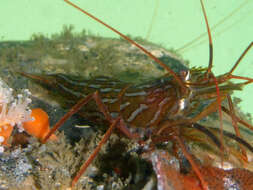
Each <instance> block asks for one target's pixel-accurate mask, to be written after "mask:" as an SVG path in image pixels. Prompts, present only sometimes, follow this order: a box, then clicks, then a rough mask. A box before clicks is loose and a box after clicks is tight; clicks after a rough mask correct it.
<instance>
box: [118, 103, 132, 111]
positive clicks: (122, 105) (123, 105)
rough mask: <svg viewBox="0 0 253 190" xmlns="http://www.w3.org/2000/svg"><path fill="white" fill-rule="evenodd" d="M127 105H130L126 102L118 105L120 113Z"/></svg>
mask: <svg viewBox="0 0 253 190" xmlns="http://www.w3.org/2000/svg"><path fill="white" fill-rule="evenodd" d="M128 105H130V102H126V103H124V104H121V105H120V111H122V110H123V109H125V108H126V107H127V106H128Z"/></svg>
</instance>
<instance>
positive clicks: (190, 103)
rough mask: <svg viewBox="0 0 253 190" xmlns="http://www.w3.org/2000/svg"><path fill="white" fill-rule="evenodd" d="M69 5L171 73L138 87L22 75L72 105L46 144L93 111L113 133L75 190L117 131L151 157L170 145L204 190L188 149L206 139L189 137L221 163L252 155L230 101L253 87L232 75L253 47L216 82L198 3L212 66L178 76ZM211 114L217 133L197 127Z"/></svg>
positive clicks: (99, 79)
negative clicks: (225, 120) (226, 124)
mask: <svg viewBox="0 0 253 190" xmlns="http://www.w3.org/2000/svg"><path fill="white" fill-rule="evenodd" d="M65 2H66V3H68V4H69V5H71V6H73V7H75V8H76V9H78V10H79V11H81V12H83V13H84V14H86V15H87V16H89V17H91V18H92V19H94V20H96V21H97V22H99V23H101V24H102V25H104V26H105V27H107V28H109V29H110V30H112V31H114V32H115V33H117V34H119V35H120V36H121V37H122V38H124V39H126V40H127V41H128V42H130V43H131V44H133V45H134V46H136V47H137V48H139V49H140V50H141V51H143V52H144V53H145V54H146V55H147V56H149V57H150V58H151V59H153V60H154V61H155V62H156V63H157V64H159V65H160V66H161V67H163V68H164V69H165V70H166V71H167V74H166V75H165V76H163V77H161V78H159V79H157V80H154V81H149V82H145V83H144V84H138V85H134V84H131V83H124V82H122V81H119V80H115V79H112V78H108V77H96V78H94V79H90V80H82V81H77V80H76V79H72V78H70V77H69V76H67V75H63V74H52V75H39V74H38V75H36V74H28V73H22V75H25V76H27V77H29V78H32V79H34V80H36V81H38V82H40V83H42V84H43V85H44V86H52V87H54V89H55V90H56V91H58V92H61V94H62V95H63V96H65V97H67V98H68V102H71V104H72V105H74V106H73V107H72V108H71V110H70V111H69V112H68V113H67V114H66V115H64V116H63V117H62V118H61V119H60V120H59V121H58V122H57V123H56V124H55V126H54V127H53V128H52V129H51V131H50V132H49V133H48V135H47V136H46V137H45V138H44V140H43V143H45V142H47V140H48V139H49V138H50V136H51V135H52V134H53V133H54V132H55V131H56V130H57V129H58V128H59V127H60V126H61V125H62V123H64V122H65V121H66V120H67V119H68V118H69V117H71V116H72V115H73V114H75V113H76V112H79V113H80V114H81V115H84V116H85V115H86V113H87V112H89V111H90V110H92V111H94V109H95V111H98V112H100V113H102V115H103V120H106V121H107V122H109V125H110V127H109V129H108V130H107V131H106V133H105V135H104V136H103V138H102V140H101V141H100V143H99V144H98V146H97V148H96V149H95V150H94V152H93V153H92V154H91V156H90V157H89V158H88V160H87V161H86V162H85V163H84V164H83V165H82V167H81V169H80V170H79V172H78V173H77V175H76V176H75V177H74V179H73V181H72V187H73V186H75V184H76V183H77V182H78V179H79V178H80V176H81V175H82V174H83V173H84V172H85V170H86V168H87V167H88V166H89V165H90V163H91V162H92V160H93V159H94V158H95V157H96V155H97V153H98V152H99V150H100V149H101V146H102V145H103V144H104V143H105V142H106V141H107V140H108V139H109V137H110V135H111V134H112V132H113V131H114V129H117V130H118V131H120V132H121V133H123V134H124V135H125V136H126V137H127V138H130V139H133V140H135V141H137V142H139V143H140V144H143V143H144V144H147V143H146V142H149V144H148V145H149V146H148V147H149V148H148V149H147V150H145V151H147V152H148V151H152V150H154V148H155V146H154V145H156V144H158V143H162V142H167V141H171V142H172V143H173V147H174V148H175V150H180V151H181V152H182V153H183V155H184V157H185V158H186V159H187V160H188V162H189V163H190V165H191V167H192V170H193V171H194V173H195V174H196V176H197V178H198V180H199V184H200V187H201V189H205V190H207V189H209V187H210V181H207V180H206V179H205V178H204V176H203V174H202V173H203V170H202V169H201V166H199V164H197V163H196V161H195V160H196V159H195V158H194V156H193V155H192V154H191V153H190V152H189V148H188V147H187V145H186V143H185V142H187V141H188V140H192V141H194V140H195V141H203V139H198V138H197V137H196V138H194V137H193V136H192V135H191V134H194V132H193V131H197V132H198V133H202V134H203V135H206V137H207V139H208V140H209V141H211V142H212V143H213V144H215V145H216V146H217V147H218V149H219V150H220V153H221V154H220V155H221V162H223V160H224V159H226V158H225V153H226V152H228V154H230V153H234V154H235V155H236V156H237V157H238V158H239V159H241V160H243V161H244V162H247V150H248V151H251V152H253V147H252V146H251V145H250V144H249V143H247V142H246V141H245V140H244V139H243V138H242V137H241V134H240V131H239V129H238V125H237V123H241V124H243V125H244V126H245V127H247V128H249V129H250V130H252V129H253V127H252V126H251V125H250V124H248V123H246V122H245V121H243V120H241V119H240V118H239V117H238V116H237V115H236V113H235V111H234V107H233V103H232V99H231V96H230V95H231V93H232V92H233V91H235V90H242V88H243V86H245V85H248V84H250V83H252V82H253V79H251V78H249V77H242V76H237V75H234V74H233V72H234V70H235V69H236V68H237V66H238V65H239V63H240V61H241V60H242V59H243V57H244V56H245V55H246V54H247V52H248V51H249V50H250V49H251V48H252V46H253V42H251V43H250V44H249V46H248V47H247V48H246V49H245V50H244V52H243V53H242V54H241V56H240V57H239V59H238V60H237V61H236V62H235V64H234V66H233V68H232V69H231V70H230V71H229V72H227V73H225V74H223V75H220V76H215V75H214V74H213V72H212V64H213V45H212V38H211V32H210V29H209V25H208V21H207V16H206V12H205V8H204V5H203V2H202V0H200V2H201V6H202V11H203V14H204V19H205V23H206V27H207V31H208V37H209V64H208V67H207V68H192V69H189V70H187V71H182V72H180V73H179V74H178V73H175V72H174V71H173V70H171V69H170V68H169V67H168V66H167V65H166V64H164V63H163V62H161V61H160V60H159V59H158V58H156V57H155V56H154V55H152V54H151V53H150V52H149V51H147V50H146V49H145V48H144V47H142V46H141V45H139V44H138V43H136V42H135V41H133V40H131V39H130V38H128V37H127V36H125V35H123V34H122V33H120V32H119V31H117V30H116V29H114V28H112V27H111V26H109V25H107V24H106V23H104V22H103V21H101V20H99V19H98V18H96V17H94V16H93V15H91V14H90V13H88V12H86V11H85V10H83V9H81V8H80V7H78V6H77V5H75V4H73V3H71V2H70V1H68V0H65ZM231 79H240V81H242V80H243V82H232V81H231ZM94 86H99V88H94ZM84 94H86V95H84ZM224 101H227V102H228V104H226V105H225V104H224V103H222V102H224ZM75 102H77V103H75ZM91 102H92V105H94V102H95V104H96V108H94V106H89V105H90V104H91ZM84 105H86V106H85V108H84V109H81V108H82V107H83V106H84ZM227 105H228V106H227ZM213 112H218V113H219V117H220V127H219V129H210V128H207V127H204V126H202V125H200V124H198V121H200V120H201V119H203V118H205V117H207V116H208V115H210V114H211V113H213ZM223 113H226V114H228V115H229V116H230V117H231V118H232V121H233V122H232V123H233V126H234V130H235V135H233V134H232V133H230V132H227V131H224V130H223V125H222V114H223ZM137 129H138V130H137ZM139 129H141V130H139ZM140 131H141V132H140ZM224 138H230V139H233V140H235V141H236V142H237V143H238V147H239V148H238V149H236V150H232V149H233V148H232V147H228V145H227V144H226V142H225V141H224ZM150 142H151V143H150ZM203 143H205V142H203ZM234 149H235V148H234ZM175 152H177V151H175Z"/></svg>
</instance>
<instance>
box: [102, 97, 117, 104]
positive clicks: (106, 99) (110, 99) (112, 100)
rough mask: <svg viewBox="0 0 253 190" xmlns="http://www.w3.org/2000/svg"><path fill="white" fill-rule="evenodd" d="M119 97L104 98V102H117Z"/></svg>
mask: <svg viewBox="0 0 253 190" xmlns="http://www.w3.org/2000/svg"><path fill="white" fill-rule="evenodd" d="M117 100H118V99H117V98H103V99H102V102H103V103H110V104H113V103H115V102H117Z"/></svg>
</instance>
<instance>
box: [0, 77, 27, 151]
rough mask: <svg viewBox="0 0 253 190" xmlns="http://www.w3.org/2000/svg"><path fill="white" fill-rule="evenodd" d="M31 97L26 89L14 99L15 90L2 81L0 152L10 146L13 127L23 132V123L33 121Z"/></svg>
mask: <svg viewBox="0 0 253 190" xmlns="http://www.w3.org/2000/svg"><path fill="white" fill-rule="evenodd" d="M29 96H30V91H29V90H28V89H25V90H23V91H22V94H18V95H17V97H16V98H14V97H13V89H12V88H9V87H8V86H7V85H6V84H5V83H4V82H3V81H1V80H0V152H3V151H4V148H3V145H8V144H7V142H8V139H9V137H10V135H11V133H12V130H13V127H14V126H16V127H17V128H18V130H19V131H20V132H22V131H23V130H24V128H23V125H22V124H23V122H25V121H30V120H32V118H31V116H30V114H31V109H30V108H29V107H28V104H30V103H31V99H30V98H29Z"/></svg>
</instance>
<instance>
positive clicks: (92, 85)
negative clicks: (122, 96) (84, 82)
mask: <svg viewBox="0 0 253 190" xmlns="http://www.w3.org/2000/svg"><path fill="white" fill-rule="evenodd" d="M89 87H90V88H101V85H99V84H90V85H89Z"/></svg>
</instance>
